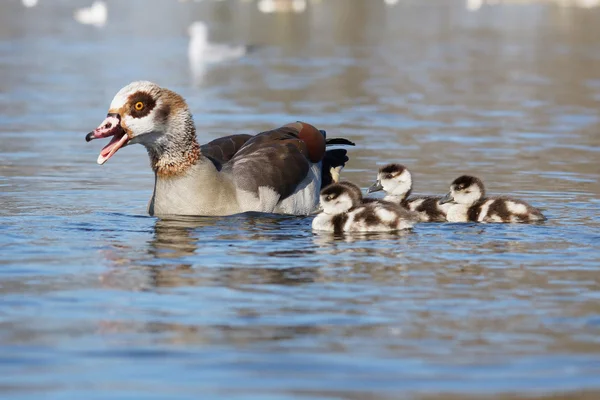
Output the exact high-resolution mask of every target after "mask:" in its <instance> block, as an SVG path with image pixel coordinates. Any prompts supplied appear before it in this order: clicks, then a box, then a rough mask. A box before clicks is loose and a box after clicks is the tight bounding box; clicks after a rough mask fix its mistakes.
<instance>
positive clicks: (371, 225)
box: [312, 182, 418, 233]
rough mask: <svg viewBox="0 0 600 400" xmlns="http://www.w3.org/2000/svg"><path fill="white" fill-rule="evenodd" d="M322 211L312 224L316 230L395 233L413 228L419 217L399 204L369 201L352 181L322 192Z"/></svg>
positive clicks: (327, 188)
mask: <svg viewBox="0 0 600 400" xmlns="http://www.w3.org/2000/svg"><path fill="white" fill-rule="evenodd" d="M320 200H321V208H322V209H323V211H322V212H321V213H320V214H318V215H317V216H316V217H315V218H314V219H313V222H312V228H313V230H316V231H325V232H333V233H342V232H391V231H397V230H402V229H409V228H412V226H413V225H414V223H415V222H417V221H418V217H417V216H416V215H415V214H414V213H413V212H411V211H408V210H406V209H404V208H402V207H400V206H399V205H397V204H393V203H390V202H387V201H381V200H375V199H368V201H364V200H366V199H363V197H362V193H361V191H360V188H359V187H358V186H356V185H354V184H352V183H350V182H339V183H334V184H332V185H329V186H327V187H326V188H324V189H323V190H321V198H320Z"/></svg>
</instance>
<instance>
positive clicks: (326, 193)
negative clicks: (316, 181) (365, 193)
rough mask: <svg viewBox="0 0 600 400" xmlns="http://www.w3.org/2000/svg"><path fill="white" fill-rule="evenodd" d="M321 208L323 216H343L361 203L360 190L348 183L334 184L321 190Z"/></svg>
mask: <svg viewBox="0 0 600 400" xmlns="http://www.w3.org/2000/svg"><path fill="white" fill-rule="evenodd" d="M320 201H321V207H322V209H323V212H324V213H325V214H329V215H338V214H343V213H345V212H347V211H348V210H350V209H351V208H353V207H357V206H359V205H360V204H361V202H362V195H361V192H360V188H359V187H358V186H356V185H354V184H353V183H350V182H340V183H334V184H332V185H329V186H327V187H326V188H324V189H323V190H321V195H320Z"/></svg>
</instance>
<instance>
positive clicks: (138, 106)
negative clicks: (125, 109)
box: [133, 101, 144, 111]
mask: <svg viewBox="0 0 600 400" xmlns="http://www.w3.org/2000/svg"><path fill="white" fill-rule="evenodd" d="M133 107H134V108H135V110H136V111H142V110H143V109H144V103H142V102H141V101H138V102H137V103H135V106H133Z"/></svg>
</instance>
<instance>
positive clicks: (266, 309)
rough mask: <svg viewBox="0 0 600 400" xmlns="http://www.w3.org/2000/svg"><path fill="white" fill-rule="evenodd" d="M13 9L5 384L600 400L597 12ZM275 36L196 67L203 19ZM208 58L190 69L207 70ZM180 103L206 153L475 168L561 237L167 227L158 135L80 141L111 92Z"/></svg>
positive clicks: (214, 224)
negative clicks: (80, 18) (190, 56)
mask: <svg viewBox="0 0 600 400" xmlns="http://www.w3.org/2000/svg"><path fill="white" fill-rule="evenodd" d="M85 5H89V4H87V3H85V2H66V1H64V2H54V1H53V2H49V1H41V2H40V3H39V5H38V6H37V7H34V8H30V9H26V8H24V7H22V6H21V4H20V3H19V2H16V1H14V2H3V3H2V5H1V6H0V10H1V12H0V76H1V77H2V79H0V110H2V111H1V114H0V137H1V141H0V153H1V162H0V168H1V169H0V185H1V188H2V191H1V197H0V199H1V207H0V218H1V223H0V248H1V251H0V264H1V267H0V293H1V297H0V396H2V397H6V398H14V399H37V398H39V397H40V395H44V397H45V398H88V399H93V398H107V397H111V398H136V399H137V398H173V399H174V398H178V399H179V398H181V399H188V398H190V399H191V398H196V397H197V396H198V394H199V393H201V394H203V395H204V396H206V397H226V398H257V399H258V398H259V399H267V398H272V399H276V398H277V399H280V398H281V399H282V398H296V397H305V398H411V397H412V398H466V397H472V398H482V397H503V398H504V397H505V396H516V397H518V396H540V397H546V396H548V397H552V398H554V397H553V396H554V395H556V396H558V394H557V393H563V394H564V396H565V397H569V398H590V399H592V398H598V397H599V396H600V380H598V376H599V374H600V340H599V338H600V335H599V334H600V301H599V300H600V291H599V289H600V281H599V278H598V277H599V276H600V275H599V272H600V245H599V243H600V241H599V239H600V233H599V232H600V231H599V228H600V217H599V215H600V213H599V212H600V200H599V198H600V197H599V195H600V183H599V175H600V167H599V166H598V157H599V156H600V134H599V133H598V132H599V130H600V113H599V112H598V106H599V103H600V44H599V43H598V40H597V39H598V37H600V9H598V8H591V9H579V8H560V7H557V6H554V5H550V4H547V3H535V4H525V5H498V6H484V7H482V8H481V9H480V10H478V11H477V12H469V11H467V10H466V9H465V4H463V2H409V3H404V4H403V3H401V4H399V5H397V6H395V7H386V6H385V5H384V4H383V2H376V1H356V2H355V3H353V6H352V7H348V5H347V2H346V1H345V0H329V1H323V2H320V3H309V4H308V8H307V10H306V11H305V12H304V13H301V14H291V13H288V14H269V15H265V14H261V13H259V12H258V11H257V8H256V4H255V3H252V2H251V3H237V2H234V1H227V2H217V3H212V2H210V3H209V2H203V3H193V2H187V3H179V2H175V1H166V0H165V1H155V2H152V3H151V4H150V3H148V2H146V1H143V2H142V1H128V2H118V1H113V2H108V22H107V24H106V25H105V26H104V27H103V28H97V27H93V26H84V25H80V24H78V23H76V22H75V21H74V20H73V17H72V16H73V10H74V8H76V7H81V6H85ZM195 20H204V21H208V22H209V25H210V27H211V37H212V38H213V39H214V40H216V41H222V42H244V41H246V42H251V43H258V44H260V45H262V46H261V47H260V48H259V49H258V50H257V51H256V52H254V53H252V54H250V55H249V56H248V57H246V58H244V59H241V60H238V61H234V62H231V63H227V64H224V65H220V66H218V67H214V68H207V69H204V70H202V68H198V66H197V65H191V66H190V65H189V62H188V60H187V45H188V40H189V38H188V37H187V31H186V27H187V26H188V25H189V24H190V23H191V22H193V21H195ZM192 69H193V71H194V72H192V71H191V70H192ZM135 79H150V80H154V81H156V82H158V83H160V84H161V85H163V86H166V87H169V88H171V89H173V90H176V91H178V92H180V93H181V94H182V95H183V96H184V97H185V98H186V99H187V100H188V103H189V105H190V108H191V109H192V111H193V113H194V115H195V120H196V124H197V126H198V131H199V137H200V139H201V141H202V142H206V141H209V140H211V139H213V138H215V137H219V136H222V135H226V134H231V133H237V132H239V133H242V132H243V133H248V132H258V131H260V130H265V129H268V128H272V127H274V126H278V125H281V124H285V123H287V122H290V121H294V120H297V119H300V120H305V121H308V122H311V123H313V124H315V125H317V126H318V127H320V128H322V129H326V130H327V131H328V132H329V134H331V135H333V136H343V137H347V138H349V139H351V140H353V141H355V142H356V143H357V146H356V148H354V149H351V151H350V156H351V162H350V163H349V164H348V166H347V168H346V169H345V170H344V173H343V176H344V178H345V179H348V180H351V181H353V182H356V183H357V184H359V185H360V186H361V187H363V188H365V187H367V186H369V185H370V184H371V183H372V181H373V179H374V178H375V171H376V169H377V168H378V167H379V166H380V165H382V164H384V163H386V162H388V161H396V162H402V163H404V164H406V165H407V166H409V168H410V169H411V170H412V171H413V176H414V181H415V191H416V192H417V193H439V194H443V193H444V192H445V191H446V190H447V187H448V185H449V183H450V182H451V181H452V180H453V179H454V178H456V177H457V176H459V175H461V174H463V173H473V174H476V175H478V176H481V177H482V178H483V179H484V181H485V182H486V183H487V186H488V189H489V191H490V192H491V193H495V194H500V193H502V194H513V195H515V196H517V197H519V198H523V199H525V200H527V201H530V202H531V203H532V204H534V205H535V206H538V207H541V208H542V209H544V212H545V214H546V215H547V216H548V218H549V220H548V222H546V223H544V224H541V225H472V224H421V225H418V226H417V227H416V228H415V229H414V231H412V232H409V233H404V234H399V235H390V234H385V235H372V236H347V237H332V236H330V235H326V234H314V233H312V232H311V230H310V222H311V218H303V217H285V216H270V215H259V214H249V215H241V216H232V217H226V218H179V219H171V220H159V219H156V218H151V217H148V216H147V214H146V204H147V201H148V199H149V197H150V194H151V190H152V184H153V176H152V173H151V171H150V169H149V168H148V160H147V156H146V154H145V151H144V150H143V148H141V146H131V147H128V148H126V149H124V150H121V151H120V152H119V153H118V154H117V155H116V156H115V157H113V158H112V159H111V160H109V162H108V163H107V164H106V165H104V166H102V167H100V166H98V165H96V163H95V160H96V157H97V154H98V152H99V150H100V148H101V146H102V145H103V143H102V144H101V143H99V142H92V143H86V142H85V140H84V136H85V134H86V133H87V132H89V131H90V130H91V129H92V128H94V127H96V126H97V125H98V124H99V123H100V122H101V121H102V119H103V118H104V116H105V113H106V110H107V108H108V105H109V103H110V100H111V99H112V96H113V95H114V94H115V93H116V91H117V90H118V89H119V88H121V87H122V86H124V85H125V84H127V83H128V82H129V81H131V80H135Z"/></svg>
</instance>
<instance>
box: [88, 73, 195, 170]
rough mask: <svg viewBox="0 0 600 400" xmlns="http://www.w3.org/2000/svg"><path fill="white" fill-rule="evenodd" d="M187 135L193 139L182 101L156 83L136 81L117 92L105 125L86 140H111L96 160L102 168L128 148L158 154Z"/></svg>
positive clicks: (192, 131)
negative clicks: (138, 148) (121, 150)
mask: <svg viewBox="0 0 600 400" xmlns="http://www.w3.org/2000/svg"><path fill="white" fill-rule="evenodd" d="M189 135H191V136H192V137H193V138H195V130H194V125H193V121H192V117H191V114H190V112H189V110H188V107H187V105H186V103H185V100H183V98H182V97H181V96H179V95H178V94H176V93H174V92H172V91H170V90H168V89H165V88H161V87H160V86H158V85H157V84H155V83H152V82H148V81H138V82H132V83H130V84H129V85H127V86H125V87H124V88H122V89H121V90H119V92H118V93H117V94H116V95H115V97H114V98H113V100H112V102H111V103H110V107H109V110H108V114H107V115H106V118H105V119H104V121H102V123H101V124H100V125H99V126H98V127H97V128H96V129H94V130H93V131H92V132H90V133H88V134H87V136H86V137H85V139H86V141H88V142H89V141H90V140H94V139H100V138H106V137H112V139H111V141H110V142H109V143H108V144H107V145H106V146H105V147H104V148H103V149H102V150H101V152H100V155H99V156H98V164H104V163H105V162H106V161H107V160H108V159H109V158H111V157H112V156H113V155H114V154H115V153H116V152H117V151H118V150H119V149H120V148H122V147H125V146H127V145H130V144H135V143H140V144H142V145H144V146H145V147H146V148H147V149H148V151H149V152H151V151H154V152H156V153H159V154H160V153H161V152H163V151H164V150H166V149H168V148H169V147H170V146H171V147H172V145H173V143H178V142H181V140H182V139H183V138H184V137H185V136H189Z"/></svg>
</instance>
